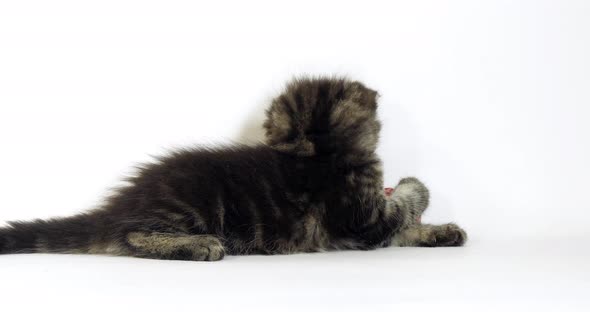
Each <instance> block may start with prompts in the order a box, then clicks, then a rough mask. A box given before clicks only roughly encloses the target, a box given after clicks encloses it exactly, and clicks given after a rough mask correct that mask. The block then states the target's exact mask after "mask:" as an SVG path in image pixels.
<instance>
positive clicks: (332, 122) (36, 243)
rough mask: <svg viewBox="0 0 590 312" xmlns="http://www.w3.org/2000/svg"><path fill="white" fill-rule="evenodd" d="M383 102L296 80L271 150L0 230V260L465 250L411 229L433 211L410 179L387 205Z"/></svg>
mask: <svg viewBox="0 0 590 312" xmlns="http://www.w3.org/2000/svg"><path fill="white" fill-rule="evenodd" d="M376 98H377V93H376V92H375V91H373V90H371V89H369V88H366V87H365V86H364V85H363V84H361V83H359V82H353V81H349V80H346V79H301V80H295V81H293V82H292V83H291V84H289V85H288V86H287V88H286V91H285V92H284V93H283V94H281V95H279V96H278V97H277V98H275V99H274V100H273V102H272V105H271V106H270V108H269V109H268V111H267V120H266V121H265V123H264V128H265V130H266V135H267V144H265V145H258V146H241V145H235V146H227V147H219V148H197V149H186V150H178V151H176V152H174V153H172V154H171V155H168V156H166V157H162V158H161V159H159V160H158V161H157V162H155V163H152V164H148V165H146V166H144V167H143V168H142V169H141V170H140V171H139V172H138V174H137V176H135V177H133V178H131V179H129V185H128V186H127V187H124V188H121V189H120V190H119V191H118V192H117V194H116V195H114V196H112V197H111V198H109V199H108V201H107V202H106V204H105V205H104V206H102V207H101V208H99V209H97V210H94V211H90V212H87V213H84V214H80V215H77V216H73V217H68V218H60V219H51V220H36V221H32V222H10V223H9V226H8V227H6V228H2V229H0V253H24V252H59V253H98V254H115V255H128V256H137V257H148V258H158V259H187V260H219V259H221V258H223V255H224V253H228V254H233V255H237V254H252V253H263V254H279V253H281V254H282V253H293V252H312V251H320V250H329V249H373V248H377V247H382V246H387V245H389V244H391V243H392V242H393V243H395V244H398V245H411V246H418V245H425V246H437V245H445V246H446V245H461V244H463V242H464V241H465V238H466V236H465V235H464V232H463V231H462V230H461V229H459V228H450V227H445V228H444V229H442V228H441V229H438V230H437V229H434V228H428V231H429V232H428V233H431V234H430V235H431V236H428V235H427V234H423V233H422V232H425V231H426V230H423V231H422V232H421V230H420V229H426V227H427V226H423V225H420V224H416V222H414V221H413V220H414V219H415V216H419V215H420V214H421V213H422V212H423V211H424V209H426V205H427V204H428V191H427V190H426V188H425V187H424V186H423V185H422V184H421V183H420V182H419V181H417V180H415V179H410V180H405V181H404V180H402V182H401V184H400V186H398V189H399V191H398V190H396V192H395V193H394V196H393V199H392V200H390V201H387V200H386V198H385V197H384V196H383V173H382V170H381V162H380V160H379V158H378V157H377V155H376V154H375V149H376V147H377V142H378V137H379V131H380V128H381V125H380V123H379V121H378V119H377V102H376ZM404 185H405V186H404ZM416 233H422V234H423V235H418V234H416ZM441 233H443V234H445V233H446V234H445V235H443V234H441ZM397 234H399V235H397ZM396 235H397V237H398V238H399V239H397V240H396V239H395V238H394V237H395V236H396ZM437 235H438V236H437ZM443 236H444V240H445V241H444V244H437V243H436V240H435V241H434V243H433V241H432V237H435V239H440V238H439V237H443ZM448 237H451V238H452V239H451V238H448ZM392 239H393V240H392Z"/></svg>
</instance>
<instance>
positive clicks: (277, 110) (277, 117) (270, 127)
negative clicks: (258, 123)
mask: <svg viewBox="0 0 590 312" xmlns="http://www.w3.org/2000/svg"><path fill="white" fill-rule="evenodd" d="M305 115H307V114H305V113H301V112H298V111H297V107H296V105H291V103H290V102H289V100H288V98H287V97H285V96H280V97H278V98H276V99H275V100H273V102H272V105H271V106H270V108H269V109H268V110H267V111H266V117H267V118H266V121H265V122H264V128H265V130H266V142H267V144H268V145H269V146H270V147H272V148H273V149H275V150H277V151H279V152H282V153H287V154H292V155H297V156H313V155H315V146H314V144H313V143H312V142H311V141H310V140H309V139H308V138H307V137H306V133H305V130H306V128H307V126H308V125H307V124H308V123H309V121H308V120H306V119H305V118H302V116H305Z"/></svg>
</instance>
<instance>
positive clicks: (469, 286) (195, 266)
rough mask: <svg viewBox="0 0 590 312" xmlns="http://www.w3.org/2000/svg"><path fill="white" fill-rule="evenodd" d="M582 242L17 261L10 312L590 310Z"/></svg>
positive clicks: (5, 282) (8, 266) (9, 266)
mask: <svg viewBox="0 0 590 312" xmlns="http://www.w3.org/2000/svg"><path fill="white" fill-rule="evenodd" d="M580 243H581V242H580V241H558V240H550V241H543V242H530V241H511V242H502V243H500V242H498V243H493V244H492V243H490V242H486V243H484V242H481V241H478V240H473V241H472V242H471V244H470V245H468V246H466V247H464V248H439V249H420V248H393V247H392V248H387V249H381V250H377V251H372V252H362V251H354V252H334V253H323V254H298V255H290V256H272V257H270V256H248V257H228V258H226V259H225V260H223V261H221V262H216V263H204V262H178V261H158V260H142V259H132V258H113V257H99V256H71V255H51V256H48V255H13V256H6V257H2V259H0V263H1V265H0V276H2V283H0V293H2V302H1V303H0V304H1V305H2V306H8V307H11V308H13V309H16V308H17V307H18V310H19V311H39V310H41V309H43V310H46V311H80V310H84V311H111V310H113V309H114V310H121V311H122V310H128V311H135V310H136V309H137V308H139V307H141V309H142V311H162V310H165V311H184V310H191V311H203V310H215V311H392V309H393V308H401V307H403V308H404V309H405V310H409V311H416V310H422V309H424V310H430V309H432V308H436V309H437V310H440V309H442V310H443V311H445V310H446V309H448V308H451V307H452V308H453V309H454V310H458V311H474V310H475V311H588V309H589V308H590V298H588V289H589V287H590V252H588V250H587V249H582V248H581V244H580ZM548 247H549V248H548ZM11 310H12V309H11Z"/></svg>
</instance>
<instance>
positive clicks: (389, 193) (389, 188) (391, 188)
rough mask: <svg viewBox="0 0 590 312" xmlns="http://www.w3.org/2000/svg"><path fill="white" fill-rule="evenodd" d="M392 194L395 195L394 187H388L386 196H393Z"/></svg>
mask: <svg viewBox="0 0 590 312" xmlns="http://www.w3.org/2000/svg"><path fill="white" fill-rule="evenodd" d="M391 194H393V187H386V188H385V196H391Z"/></svg>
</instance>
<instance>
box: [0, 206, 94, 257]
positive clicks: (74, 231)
mask: <svg viewBox="0 0 590 312" xmlns="http://www.w3.org/2000/svg"><path fill="white" fill-rule="evenodd" d="M96 227H97V225H96V223H95V222H93V218H92V217H91V216H90V215H78V216H74V217H69V218H60V219H50V220H34V221H30V222H21V221H13V222H8V226H7V227H4V228H0V254H10V253H87V252H89V251H90V248H91V246H92V244H93V241H95V240H96V237H95V236H96Z"/></svg>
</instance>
